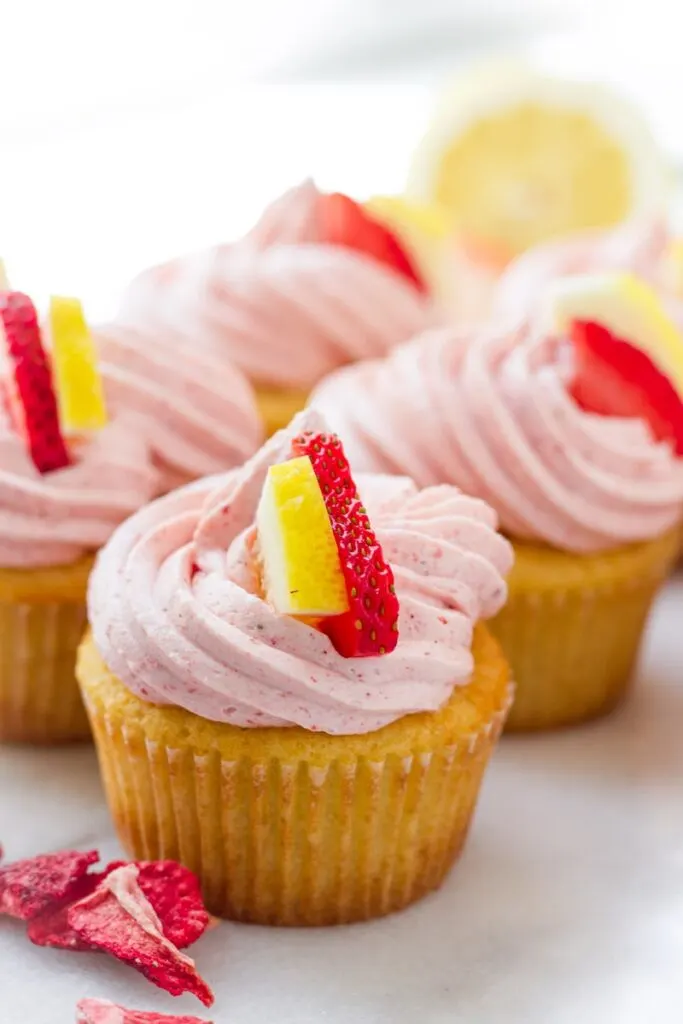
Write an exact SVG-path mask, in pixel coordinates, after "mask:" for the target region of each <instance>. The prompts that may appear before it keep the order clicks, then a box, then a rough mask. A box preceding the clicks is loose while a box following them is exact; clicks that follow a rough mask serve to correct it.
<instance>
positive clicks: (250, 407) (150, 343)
mask: <svg viewBox="0 0 683 1024" xmlns="http://www.w3.org/2000/svg"><path fill="white" fill-rule="evenodd" d="M94 333H95V339H96V342H97V345H98V349H99V354H100V370H101V373H102V376H103V379H104V382H105V388H106V394H107V400H108V402H109V405H110V406H111V408H113V409H119V410H121V411H123V412H125V413H126V414H133V415H135V416H136V417H137V419H138V421H139V424H140V430H141V432H142V433H143V434H144V436H145V439H146V441H147V442H148V443H149V445H150V447H151V449H152V454H153V457H154V461H155V464H156V465H157V466H158V468H159V471H160V481H159V488H160V490H159V493H161V491H167V490H170V489H171V488H172V487H174V486H177V485H179V484H182V483H186V482H187V481H188V480H194V479H197V478H198V477H201V476H206V475H208V474H210V473H219V472H222V471H223V470H226V469H231V468H232V467H233V466H235V465H238V464H241V463H242V462H244V460H245V459H247V458H248V457H249V456H250V455H251V454H252V453H253V452H254V451H255V450H256V448H258V446H259V444H260V443H261V440H262V437H263V428H262V425H261V419H260V417H259V414H258V409H257V407H256V402H255V398H254V393H253V391H252V389H251V386H250V385H249V383H248V381H247V380H246V379H245V377H244V376H243V375H242V374H241V373H240V371H239V370H238V369H236V367H234V366H233V365H232V364H231V362H230V360H229V359H227V358H226V357H225V356H221V355H220V354H219V353H215V352H211V351H204V350H202V349H201V348H200V349H199V350H197V349H195V348H194V347H192V346H191V345H190V343H189V342H188V344H187V345H186V346H185V347H184V348H183V349H179V348H178V347H177V346H175V345H173V344H170V343H168V340H167V339H166V338H165V337H164V336H163V335H160V334H158V333H154V332H152V331H147V332H143V331H142V330H135V329H133V328H129V327H126V326H125V325H122V324H117V323H114V324H109V325H107V326H104V327H101V328H96V329H95V332H94Z"/></svg>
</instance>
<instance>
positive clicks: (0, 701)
mask: <svg viewBox="0 0 683 1024" xmlns="http://www.w3.org/2000/svg"><path fill="white" fill-rule="evenodd" d="M0 320H1V322H2V328H3V336H4V340H5V342H6V350H7V351H6V352H5V353H4V354H3V359H2V362H1V369H0V392H1V394H2V399H3V401H2V406H1V407H0V740H5V741H12V742H35V743H55V742H64V741H69V740H76V739H81V738H84V737H85V736H87V735H89V727H88V722H87V718H86V714H85V711H84V708H83V705H82V702H81V699H80V694H79V692H78V687H77V685H76V679H75V675H74V670H75V660H76V650H77V647H78V644H79V642H80V640H81V637H82V635H83V630H84V627H85V621H86V612H85V595H86V586H87V579H88V575H89V572H90V568H91V566H92V562H93V555H94V553H95V552H96V551H97V549H98V548H99V547H101V545H102V544H104V543H105V541H106V540H108V539H109V536H110V534H111V533H112V531H113V530H114V528H115V527H116V526H117V525H118V524H119V523H121V522H122V521H123V520H124V519H126V518H127V517H128V516H129V515H130V514H131V513H133V512H135V511H137V509H139V508H140V507H141V506H142V505H144V504H146V503H147V502H148V501H149V500H150V499H151V498H152V497H153V496H154V495H155V494H156V493H158V489H159V480H158V473H157V471H156V469H155V467H154V465H153V463H152V458H151V452H150V451H149V449H148V447H147V445H146V444H145V442H144V440H143V439H141V437H140V433H139V424H138V422H137V421H136V420H135V418H134V417H129V416H126V415H125V414H122V415H115V416H114V417H113V418H112V419H109V418H108V415H107V409H106V406H105V403H104V399H103V394H102V387H101V380H100V378H99V374H98V370H97V366H96V362H95V356H94V348H93V346H92V342H91V339H90V337H89V334H88V330H87V327H86V325H85V321H84V320H83V316H82V313H81V310H80V306H79V304H78V303H77V302H76V301H75V300H70V299H53V300H52V304H51V311H50V317H49V324H48V327H49V335H50V338H51V345H50V347H49V349H48V348H47V347H46V346H45V345H44V343H43V337H42V336H41V330H40V328H39V325H38V319H37V315H36V311H35V308H34V306H33V304H32V303H31V300H30V299H29V298H28V297H27V296H26V295H23V294H21V293H18V292H10V291H4V292H2V293H0Z"/></svg>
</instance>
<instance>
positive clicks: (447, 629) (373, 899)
mask: <svg viewBox="0 0 683 1024" xmlns="http://www.w3.org/2000/svg"><path fill="white" fill-rule="evenodd" d="M322 428H323V424H322V423H321V421H320V420H319V418H318V417H317V416H314V415H313V414H311V413H306V414H304V415H303V416H302V417H297V419H296V420H295V421H294V423H293V424H292V426H291V428H290V429H289V430H288V431H286V432H282V433H280V434H278V435H276V436H275V437H274V438H272V439H271V441H270V442H269V443H268V444H267V445H266V446H265V448H264V449H262V450H261V452H259V453H258V454H257V455H256V456H255V457H254V458H253V459H252V460H251V461H250V462H248V463H247V464H246V465H245V466H244V468H243V469H241V470H237V471H234V472H232V473H229V474H227V475H225V476H224V477H222V478H213V479H210V480H207V481H203V482H200V483H198V484H195V485H193V486H191V487H187V488H184V489H181V490H179V491H177V492H175V493H173V494H171V495H168V496H167V497H165V498H162V499H160V500H159V501H157V502H155V503H154V504H152V505H151V506H149V507H148V508H147V509H144V510H143V511H142V512H140V513H139V514H137V515H136V516H134V517H133V518H132V519H131V520H130V521H129V522H128V523H126V524H125V525H124V526H123V527H122V528H121V529H120V530H119V531H117V533H116V534H115V535H114V537H113V538H112V540H111V542H110V543H109V544H108V545H107V546H106V548H105V549H104V551H103V552H102V553H101V555H100V557H99V560H98V564H97V567H96V569H95V571H94V574H93V577H92V584H91V590H90V613H89V617H90V622H91V626H92V636H91V637H88V638H86V640H85V641H84V644H83V647H82V650H81V653H80V658H79V667H78V675H79V679H80V683H81V687H82V691H83V694H84V698H85V702H86V705H87V708H88V712H89V715H90V719H91V722H92V725H93V729H94V732H95V737H96V743H97V747H98V753H99V758H100V765H101V769H102V774H103V779H104V784H105V789H106V792H107V797H108V800H109V804H110V807H111V810H112V814H113V817H114V820H115V822H116V825H117V828H118V831H119V835H120V837H121V840H122V842H123V843H124V845H125V846H126V848H127V849H128V850H129V851H130V852H131V853H132V854H133V855H134V856H135V857H141V858H145V859H147V858H151V857H156V856H160V857H176V858H178V859H180V860H182V861H183V862H184V863H186V864H187V865H188V866H190V867H191V868H192V869H193V870H196V871H197V873H198V874H199V876H200V878H201V880H202V884H203V888H204V894H205V897H206V900H207V904H208V906H209V907H210V909H211V910H212V911H213V912H214V913H216V914H220V915H224V916H227V917H232V918H235V919H238V920H244V921H255V922H259V923H265V924H284V925H321V924H334V923H341V922H346V921H354V920H361V919H366V918H369V917H374V916H376V915H380V914H385V913H389V912H390V911H393V910H398V909H400V908H401V907H403V906H405V905H406V904H408V903H410V902H412V901H413V900H416V899H418V898H419V897H420V896H422V895H423V894H425V893H426V892H428V891H429V890H431V889H434V888H436V887H437V886H438V885H439V884H440V883H441V881H442V880H443V878H444V877H445V875H446V873H447V872H448V870H449V868H450V866H451V864H452V863H453V861H454V859H455V858H456V856H457V855H458V853H459V851H460V849H461V847H462V844H463V842H464V840H465V837H466V833H467V829H468V826H469V822H470V819H471V816H472V812H473V810H474V806H475V803H476V800H477V795H478V791H479V786H480V783H481V779H482V774H483V772H484V769H485V766H486V763H487V761H488V758H489V756H490V754H491V752H492V750H493V747H494V745H495V742H496V739H497V736H498V734H499V732H500V729H501V727H502V725H503V721H504V718H505V714H506V711H507V708H508V704H509V700H510V682H509V673H508V669H507V666H506V662H505V660H504V659H503V657H502V655H501V654H500V651H499V648H498V646H497V644H496V642H495V641H494V640H493V639H492V637H491V636H490V634H489V633H488V632H487V631H486V629H485V627H484V626H483V625H482V624H481V622H480V620H481V619H483V618H486V617H488V616H490V615H493V614H495V613H496V612H497V611H499V609H500V607H501V605H502V604H503V602H504V599H505V584H504V580H503V577H504V576H505V574H506V573H507V572H508V571H509V568H510V565H511V561H512V552H511V548H510V545H509V544H508V542H507V541H505V540H504V539H503V538H502V537H501V536H499V535H498V534H497V533H496V517H495V515H494V513H493V512H492V511H491V509H490V508H489V507H488V506H486V505H485V504H484V503H483V502H481V501H478V500H476V499H471V498H468V497H465V496H464V495H463V494H461V493H460V492H459V491H458V490H457V489H455V488H453V487H435V488H427V489H426V490H422V491H420V490H418V488H417V487H416V485H415V484H414V483H413V482H412V481H410V480H407V479H389V478H382V477H368V478H364V479H362V480H359V481H358V483H359V486H360V490H361V493H362V495H363V500H364V502H365V503H366V507H362V506H361V504H360V500H359V499H358V496H357V493H356V491H355V484H354V483H353V481H352V478H351V476H350V471H349V468H348V463H346V460H345V458H344V455H343V449H342V447H341V444H340V442H339V440H338V439H337V438H335V437H334V436H332V435H326V434H324V433H322ZM366 509H367V511H366ZM375 531H376V533H375Z"/></svg>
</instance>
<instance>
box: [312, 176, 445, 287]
mask: <svg viewBox="0 0 683 1024" xmlns="http://www.w3.org/2000/svg"><path fill="white" fill-rule="evenodd" d="M317 214H318V226H319V231H320V241H321V242H324V243H326V244H328V245H341V246H344V247H345V248H347V249H354V250H355V251H356V252H362V253H365V254H366V255H367V256H372V257H374V259H376V260H378V261H379V262H380V263H383V264H385V266H388V267H391V269H392V270H395V271H396V272H397V273H399V274H401V275H402V276H403V277H406V278H407V279H408V280H409V281H410V282H411V283H412V284H413V285H414V286H415V288H417V290H418V291H420V292H426V291H427V286H426V284H425V282H424V281H423V279H422V277H421V276H420V274H419V273H418V271H417V268H416V266H415V264H414V263H413V261H412V259H411V258H410V256H409V255H408V253H407V252H406V250H405V249H404V247H403V246H402V245H401V243H400V242H399V240H398V239H397V238H396V235H395V234H393V232H391V231H389V229H388V228H386V227H385V226H384V225H383V224H381V223H380V222H379V221H377V220H375V219H374V218H373V217H371V216H369V214H368V213H366V211H365V210H364V209H363V207H362V206H360V205H359V204H358V203H356V202H355V201H354V200H353V199H351V198H349V196H345V195H343V193H341V192H333V193H330V194H322V195H321V196H320V197H319V199H318V210H317Z"/></svg>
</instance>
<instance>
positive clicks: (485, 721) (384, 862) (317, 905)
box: [78, 627, 511, 926]
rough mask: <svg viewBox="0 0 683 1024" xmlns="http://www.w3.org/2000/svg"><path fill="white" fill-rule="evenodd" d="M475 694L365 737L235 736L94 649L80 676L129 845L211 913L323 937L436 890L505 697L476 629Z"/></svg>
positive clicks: (487, 639)
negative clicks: (163, 867)
mask: <svg viewBox="0 0 683 1024" xmlns="http://www.w3.org/2000/svg"><path fill="white" fill-rule="evenodd" d="M474 651H475V657H476V670H475V674H474V678H473V680H472V682H471V683H470V684H469V685H468V686H466V687H459V688H456V689H455V691H454V693H453V697H452V698H451V700H450V702H449V703H448V704H447V705H446V707H444V708H443V709H442V710H441V711H439V712H437V713H434V714H419V715H410V716H407V717H405V718H403V719H401V720H400V721H399V722H395V723H393V724H392V725H390V726H387V727H386V728H384V729H381V730H379V731H378V732H375V733H371V734H369V735H366V736H347V737H344V736H325V735H323V734H317V733H310V732H306V731H304V730H302V729H298V728H296V729H238V728H235V727H234V726H229V725H221V724H219V723H215V722H209V721H206V720H204V719H201V718H198V717H196V716H195V715H192V714H190V713H189V712H185V711H183V710H182V709H179V708H164V707H157V706H154V705H151V704H146V703H144V702H143V701H141V700H139V699H138V698H137V697H134V696H133V695H132V694H131V693H130V692H129V691H128V690H127V689H126V688H125V687H124V686H123V684H122V683H121V682H120V681H119V680H118V679H116V678H115V677H114V676H113V675H112V674H111V673H110V672H109V671H108V670H107V668H106V666H105V665H104V663H103V662H102V659H101V658H100V656H99V654H98V652H97V650H96V648H95V646H94V644H93V641H92V639H91V638H86V640H85V641H84V644H83V646H82V648H81V652H80V655H79V663H78V676H79V680H80V683H81V686H82V689H83V693H84V697H85V702H86V706H87V708H88V713H89V715H90V720H91V723H92V726H93V731H94V734H95V741H96V745H97V749H98V754H99V758H100V767H101V771H102V777H103V780H104V786H105V790H106V794H107V798H108V801H109V805H110V808H111V812H112V815H113V818H114V821H115V823H116V826H117V829H118V833H119V836H120V838H121V841H122V843H123V845H124V847H125V848H126V850H127V851H128V852H129V854H130V855H131V856H133V857H135V858H145V859H155V858H166V857H170V858H175V859H178V860H180V861H182V862H183V863H184V864H187V865H188V866H189V867H190V868H192V869H193V870H194V871H196V872H197V874H198V875H199V877H200V879H201V881H202V886H203V889H204V894H205V898H206V902H207V905H208V907H209V909H210V910H211V911H212V913H214V914H217V915H219V916H223V917H228V918H233V919H235V920H238V921H251V922H257V923H259V924H272V925H293V926H298V925H329V924H340V923H343V922H351V921H361V920H366V919H368V918H372V917H377V916H379V915H382V914H388V913H390V912H391V911H395V910H399V909H401V908H402V907H405V906H407V905H408V904H409V903H412V902H413V901H414V900H417V899H419V898H420V897H421V896H423V895H424V894H425V893H428V892H429V891H430V890H432V889H435V888H437V887H438V886H439V885H440V884H441V882H442V881H443V879H444V877H445V876H446V874H447V872H448V870H449V868H450V867H451V865H452V863H453V862H454V860H455V859H456V857H457V855H458V853H459V852H460V850H461V848H462V845H463V843H464V841H465V838H466V836H467V831H468V828H469V825H470V821H471V818H472V813H473V811H474V807H475V804H476V801H477V796H478V793H479V788H480V785H481V781H482V776H483V773H484V769H485V768H486V764H487V762H488V760H489V757H490V756H491V753H492V751H493V749H494V746H495V744H496V740H497V738H498V736H499V733H500V731H501V728H502V726H503V722H504V720H505V716H506V713H507V710H508V706H509V703H510V698H511V686H510V682H509V669H508V666H507V663H506V661H505V659H504V658H503V656H502V654H501V653H500V648H499V647H498V645H497V643H496V642H495V641H494V640H493V638H492V637H491V636H490V634H488V633H487V632H486V631H485V630H484V629H483V628H481V627H479V628H478V629H477V632H476V639H475V646H474Z"/></svg>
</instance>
